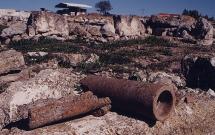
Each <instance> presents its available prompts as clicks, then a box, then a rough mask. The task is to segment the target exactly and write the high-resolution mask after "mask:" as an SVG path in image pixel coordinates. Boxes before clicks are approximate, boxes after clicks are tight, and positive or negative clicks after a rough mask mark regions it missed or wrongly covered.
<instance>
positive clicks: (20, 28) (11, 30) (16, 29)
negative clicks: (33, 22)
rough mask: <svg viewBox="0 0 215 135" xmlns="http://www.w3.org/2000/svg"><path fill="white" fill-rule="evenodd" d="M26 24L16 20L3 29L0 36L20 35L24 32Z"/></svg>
mask: <svg viewBox="0 0 215 135" xmlns="http://www.w3.org/2000/svg"><path fill="white" fill-rule="evenodd" d="M26 29H27V25H26V24H25V23H23V22H17V23H15V24H12V25H10V26H9V27H8V28H6V29H4V30H3V31H2V33H1V37H4V38H6V37H12V36H15V35H21V34H23V33H25V32H26Z"/></svg>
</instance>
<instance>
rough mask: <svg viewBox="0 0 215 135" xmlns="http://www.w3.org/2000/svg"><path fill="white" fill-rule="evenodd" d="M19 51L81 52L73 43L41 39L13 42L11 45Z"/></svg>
mask: <svg viewBox="0 0 215 135" xmlns="http://www.w3.org/2000/svg"><path fill="white" fill-rule="evenodd" d="M9 47H10V48H13V49H15V50H18V51H23V52H29V51H44V52H79V50H80V47H79V46H78V45H75V44H74V43H72V42H71V41H68V42H67V41H65V42H62V41H58V40H56V39H48V38H39V40H38V41H37V40H32V39H23V40H20V41H15V42H11V44H10V45H9Z"/></svg>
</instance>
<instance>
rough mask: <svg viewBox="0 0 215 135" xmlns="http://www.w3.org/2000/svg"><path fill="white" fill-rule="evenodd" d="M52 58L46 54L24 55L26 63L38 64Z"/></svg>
mask: <svg viewBox="0 0 215 135" xmlns="http://www.w3.org/2000/svg"><path fill="white" fill-rule="evenodd" d="M51 59H54V57H53V56H51V55H46V56H25V62H26V64H27V65H34V64H40V63H44V62H48V61H49V60H51Z"/></svg>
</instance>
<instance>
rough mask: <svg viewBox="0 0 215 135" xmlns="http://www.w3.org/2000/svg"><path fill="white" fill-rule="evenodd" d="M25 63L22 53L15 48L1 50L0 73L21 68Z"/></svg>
mask: <svg viewBox="0 0 215 135" xmlns="http://www.w3.org/2000/svg"><path fill="white" fill-rule="evenodd" d="M24 65H25V61H24V57H23V55H22V53H20V52H17V51H15V50H8V51H3V52H0V74H3V73H8V72H10V71H14V70H20V69H21V68H22V67H23V66H24Z"/></svg>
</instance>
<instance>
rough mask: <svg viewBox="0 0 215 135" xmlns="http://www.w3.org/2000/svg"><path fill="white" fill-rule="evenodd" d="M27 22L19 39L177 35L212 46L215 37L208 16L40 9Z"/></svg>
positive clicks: (106, 40) (92, 39) (100, 38)
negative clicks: (67, 12)
mask: <svg viewBox="0 0 215 135" xmlns="http://www.w3.org/2000/svg"><path fill="white" fill-rule="evenodd" d="M23 24H24V25H26V30H24V29H23V32H24V33H21V35H20V34H17V33H18V32H16V34H15V36H16V38H15V39H20V38H17V36H19V35H20V36H21V37H25V38H34V37H40V36H48V37H52V38H53V37H54V38H57V39H60V40H65V39H74V38H82V39H87V40H90V41H96V42H97V41H98V42H108V41H115V40H125V39H133V38H144V37H145V36H146V35H156V36H170V37H177V38H181V39H185V41H191V42H192V43H196V44H202V45H211V44H212V43H213V36H214V33H213V26H212V25H211V23H210V22H209V21H207V20H206V19H204V18H200V19H198V20H196V19H194V18H192V17H189V16H179V17H160V16H151V17H149V18H147V17H140V16H121V15H114V16H102V15H100V14H88V15H79V16H65V15H59V14H56V13H52V12H44V11H40V12H32V14H31V15H30V17H29V18H28V23H27V24H26V22H24V21H23ZM12 26H14V25H11V27H12ZM23 28H24V27H23ZM13 29H14V28H13ZM8 30H11V29H10V28H9V29H8ZM4 33H6V34H2V36H4V38H5V36H6V37H10V38H11V37H12V38H13V36H14V35H13V34H12V35H10V34H8V33H13V32H7V31H4ZM19 33H20V32H19ZM26 35H27V36H26Z"/></svg>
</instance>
